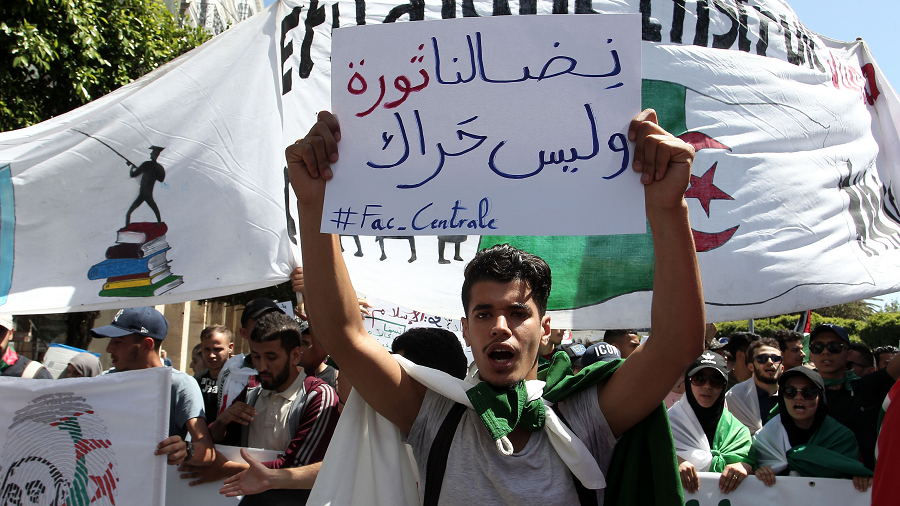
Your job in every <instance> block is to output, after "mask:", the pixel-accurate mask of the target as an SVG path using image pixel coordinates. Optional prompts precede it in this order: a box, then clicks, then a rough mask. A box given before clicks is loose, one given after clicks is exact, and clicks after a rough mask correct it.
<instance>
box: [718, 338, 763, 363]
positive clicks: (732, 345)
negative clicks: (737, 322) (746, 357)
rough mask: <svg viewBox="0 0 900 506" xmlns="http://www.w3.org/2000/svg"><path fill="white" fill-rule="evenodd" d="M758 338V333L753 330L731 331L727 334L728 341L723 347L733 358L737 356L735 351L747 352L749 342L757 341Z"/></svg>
mask: <svg viewBox="0 0 900 506" xmlns="http://www.w3.org/2000/svg"><path fill="white" fill-rule="evenodd" d="M759 339H760V337H759V334H754V333H753V332H733V333H732V334H731V335H730V336H728V343H727V344H726V345H725V349H726V350H728V351H729V352H730V353H731V355H732V356H733V357H734V358H737V352H739V351H742V352H744V353H747V349H748V348H750V343H752V342H753V341H759Z"/></svg>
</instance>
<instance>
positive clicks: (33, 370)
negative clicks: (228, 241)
mask: <svg viewBox="0 0 900 506" xmlns="http://www.w3.org/2000/svg"><path fill="white" fill-rule="evenodd" d="M43 368H44V366H43V365H41V363H40V362H38V361H36V360H32V361H31V362H28V365H26V366H25V370H24V371H22V377H23V378H26V379H34V377H35V376H36V375H37V373H39V372H41V369H43Z"/></svg>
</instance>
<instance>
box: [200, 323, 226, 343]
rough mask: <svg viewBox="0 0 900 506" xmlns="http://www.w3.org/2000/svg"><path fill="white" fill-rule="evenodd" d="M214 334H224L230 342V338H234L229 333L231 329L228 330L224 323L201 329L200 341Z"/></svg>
mask: <svg viewBox="0 0 900 506" xmlns="http://www.w3.org/2000/svg"><path fill="white" fill-rule="evenodd" d="M216 334H222V335H223V336H225V338H226V339H228V342H229V343H230V342H232V340H233V339H234V336H233V335H232V334H231V331H230V330H228V327H226V326H225V325H210V326H209V327H206V328H205V329H203V331H201V332H200V341H203V340H204V339H209V338H210V337H212V336H214V335H216Z"/></svg>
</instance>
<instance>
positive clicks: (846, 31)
mask: <svg viewBox="0 0 900 506" xmlns="http://www.w3.org/2000/svg"><path fill="white" fill-rule="evenodd" d="M264 1H265V4H266V5H269V4H271V3H272V2H273V1H274V0H264ZM397 3H398V4H399V3H402V2H401V0H398V1H397ZM788 5H790V6H791V8H793V9H794V12H796V13H797V17H798V18H800V21H801V22H802V23H803V24H804V25H806V27H807V28H809V29H810V30H812V31H814V32H816V33H818V34H819V35H823V36H825V37H828V38H831V39H835V40H841V41H853V40H856V39H857V38H858V37H862V39H863V40H864V41H866V44H868V45H869V48H870V49H871V51H872V54H873V55H874V56H875V61H876V63H877V64H878V67H879V68H880V69H881V71H882V72H883V73H884V75H885V77H887V80H888V82H889V83H890V84H891V85H892V86H893V88H894V89H895V90H897V89H898V87H900V51H898V46H900V44H898V41H897V40H896V39H893V35H891V34H892V33H893V34H894V35H897V31H895V30H897V28H896V27H895V28H891V27H892V26H893V25H894V21H896V20H897V18H898V17H900V2H898V0H788ZM893 300H900V292H896V293H893V294H889V295H884V296H881V297H879V302H878V303H879V304H884V303H886V302H890V301H893Z"/></svg>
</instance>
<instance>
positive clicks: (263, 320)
mask: <svg viewBox="0 0 900 506" xmlns="http://www.w3.org/2000/svg"><path fill="white" fill-rule="evenodd" d="M250 340H251V341H253V342H254V343H268V342H271V341H276V340H277V341H281V347H282V348H284V351H286V352H288V353H290V352H291V351H292V350H293V349H294V348H297V347H299V346H300V325H298V324H297V322H295V321H294V319H293V318H291V317H290V316H288V315H286V314H284V313H282V312H281V311H271V312H268V313H266V314H264V315H262V316H261V317H260V318H259V320H257V322H256V326H255V327H253V332H250Z"/></svg>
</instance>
